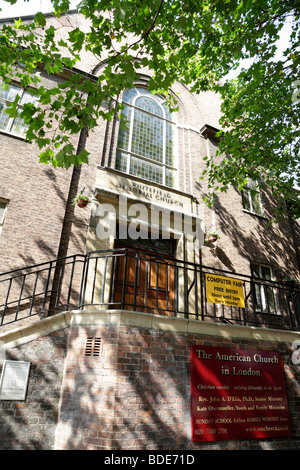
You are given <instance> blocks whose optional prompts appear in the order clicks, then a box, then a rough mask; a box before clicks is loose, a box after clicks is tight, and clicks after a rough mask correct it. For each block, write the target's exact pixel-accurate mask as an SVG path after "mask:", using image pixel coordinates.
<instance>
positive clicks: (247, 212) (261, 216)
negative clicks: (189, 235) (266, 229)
mask: <svg viewBox="0 0 300 470" xmlns="http://www.w3.org/2000/svg"><path fill="white" fill-rule="evenodd" d="M243 212H245V213H246V214H249V215H254V216H255V217H259V218H260V219H264V220H268V217H266V216H265V215H261V214H257V213H256V212H251V211H248V210H247V209H243Z"/></svg>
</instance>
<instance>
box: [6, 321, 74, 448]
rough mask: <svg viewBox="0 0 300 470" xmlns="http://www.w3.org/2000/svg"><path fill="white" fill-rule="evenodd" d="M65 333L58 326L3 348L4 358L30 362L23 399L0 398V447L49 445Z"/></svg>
mask: <svg viewBox="0 0 300 470" xmlns="http://www.w3.org/2000/svg"><path fill="white" fill-rule="evenodd" d="M67 334H68V332H67V330H62V331H59V332H56V333H52V334H50V335H48V336H44V337H42V338H40V339H38V340H35V341H31V342H29V343H27V344H24V345H23V346H20V347H18V348H14V349H11V350H9V351H6V355H5V358H6V359H9V360H16V361H18V360H19V361H29V362H30V363H31V365H30V373H29V381H28V391H27V396H26V401H24V402H23V401H0V449H1V450H38V449H40V450H52V449H53V446H54V438H55V429H56V423H57V418H58V411H59V399H60V388H61V383H62V376H63V368H64V359H65V355H66V341H67ZM0 368H1V369H2V361H1V365H0Z"/></svg>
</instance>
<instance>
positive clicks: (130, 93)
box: [123, 88, 137, 103]
mask: <svg viewBox="0 0 300 470" xmlns="http://www.w3.org/2000/svg"><path fill="white" fill-rule="evenodd" d="M136 95H137V90H136V89H135V88H132V89H131V90H127V91H125V93H124V95H123V102H124V103H132V101H133V98H134V97H135V96H136Z"/></svg>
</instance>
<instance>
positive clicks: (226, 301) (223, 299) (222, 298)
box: [205, 273, 245, 308]
mask: <svg viewBox="0 0 300 470" xmlns="http://www.w3.org/2000/svg"><path fill="white" fill-rule="evenodd" d="M205 281H206V298H207V302H212V303H214V304H221V305H231V306H232V307H241V308H245V299H244V283H243V281H241V280H240V279H233V278H231V277H224V276H217V275H215V274H207V273H206V274H205Z"/></svg>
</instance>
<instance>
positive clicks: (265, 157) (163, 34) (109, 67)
mask: <svg viewBox="0 0 300 470" xmlns="http://www.w3.org/2000/svg"><path fill="white" fill-rule="evenodd" d="M6 1H9V2H10V3H15V1H16V0H6ZM30 1H32V0H29V3H30ZM52 3H53V15H54V16H56V17H57V18H58V20H59V21H62V18H63V17H62V16H61V15H62V14H63V13H64V12H66V11H67V10H68V8H69V1H68V0H52ZM78 10H79V11H80V12H81V14H82V15H84V16H85V17H86V19H87V21H89V24H90V29H89V31H88V32H87V33H84V32H83V31H81V30H80V29H79V28H78V27H76V26H73V27H69V28H67V31H68V33H67V36H66V38H62V36H61V34H60V27H59V25H58V27H54V26H53V24H50V23H48V22H47V21H46V18H45V16H44V15H43V14H42V13H41V12H39V13H37V14H36V15H35V17H34V20H33V21H31V22H22V20H16V21H15V22H14V24H10V23H5V22H4V23H3V24H2V27H1V31H0V77H2V80H3V81H4V82H5V83H8V82H10V81H11V80H12V79H13V78H14V77H16V78H17V79H18V80H19V81H20V82H21V84H22V86H24V87H25V88H29V87H30V86H34V88H36V91H35V92H36V93H37V96H38V98H39V101H38V105H37V106H36V107H35V106H33V105H30V104H28V105H25V106H24V109H23V111H22V117H23V118H24V119H25V121H26V123H27V124H28V132H27V138H28V139H29V140H33V141H35V142H36V143H37V144H38V145H39V147H40V149H41V153H40V161H41V162H44V163H49V162H51V163H52V164H53V165H54V166H61V167H66V168H68V167H69V166H70V165H77V164H81V163H83V162H88V154H87V152H86V150H85V149H83V150H82V149H81V151H80V152H76V149H75V148H74V144H73V139H72V136H73V135H74V134H78V132H80V131H82V130H84V132H87V129H88V130H89V131H91V130H93V128H95V126H96V125H97V120H98V119H99V117H102V118H104V119H108V120H110V119H112V117H113V115H114V113H118V112H119V111H120V109H121V105H120V104H119V102H118V100H117V99H116V98H117V97H118V95H119V94H120V92H122V90H124V89H126V88H130V87H132V85H133V83H134V81H135V80H137V79H138V76H139V73H140V71H141V69H142V68H144V67H146V68H147V69H149V70H150V74H151V79H150V81H149V88H150V90H151V91H152V92H158V93H163V94H165V95H166V96H167V97H168V102H169V106H170V108H172V109H173V108H176V98H175V97H174V96H173V95H172V94H170V93H169V90H170V87H172V85H173V84H174V82H176V81H180V82H181V83H183V84H185V85H187V86H188V87H189V89H190V90H191V91H192V92H195V93H199V92H201V91H206V90H214V91H216V92H217V93H219V94H220V95H221V97H222V100H223V101H222V102H223V104H222V119H221V122H220V144H219V152H218V154H219V156H218V157H217V159H215V158H210V159H207V160H206V162H207V168H206V170H205V172H204V175H206V177H207V178H208V182H209V190H210V193H211V195H213V194H214V192H215V190H217V189H219V190H221V191H226V190H227V189H228V188H229V186H231V185H235V186H237V187H239V188H241V187H243V185H244V184H245V182H246V181H247V179H248V178H251V179H255V180H258V181H261V182H262V183H267V184H268V185H269V187H270V188H271V190H272V192H273V194H274V195H275V196H276V197H277V198H278V207H279V209H282V207H283V205H284V203H285V202H286V201H290V200H292V204H291V205H290V207H291V208H292V209H293V213H294V216H299V215H300V207H299V199H298V196H297V192H296V191H295V187H297V186H299V146H300V141H299V137H300V135H299V132H300V130H299V129H300V127H299V102H300V90H299V89H300V76H299V62H300V57H299V49H300V47H299V44H300V33H299V13H300V7H299V3H298V2H297V1H296V0H261V1H260V2H257V1H256V0H152V1H151V2H149V1H148V0H98V1H97V0H83V1H82V2H81V3H80V5H79V7H78ZM287 22H289V23H290V25H291V37H290V44H289V45H288V46H287V48H286V50H285V51H284V54H283V57H282V58H279V59H277V58H276V56H275V55H276V41H277V40H278V39H279V34H280V31H281V29H282V28H283V26H284V24H286V23H287ZM69 26H70V25H69ZM86 53H88V54H92V55H93V56H94V57H95V58H96V59H97V61H96V62H95V64H96V65H95V68H94V70H92V71H91V74H87V73H81V72H80V70H79V69H80V66H78V64H79V61H80V56H81V55H82V54H86ZM245 58H247V59H249V58H250V59H252V65H251V66H250V67H249V68H248V69H242V71H241V72H240V73H239V75H238V77H237V78H236V79H235V80H230V81H229V80H226V75H227V74H228V72H230V71H231V70H232V69H235V68H236V67H237V66H238V65H239V63H240V61H241V60H242V59H245ZM77 66H78V67H77ZM41 68H42V69H43V70H44V71H45V72H47V73H48V74H50V75H54V76H55V77H59V76H60V75H61V76H63V77H64V80H63V81H62V80H57V82H56V83H57V84H56V86H53V87H52V88H51V89H47V88H46V87H44V86H42V85H41V84H40V82H39V80H40V78H39V75H38V74H36V71H37V70H39V69H41ZM95 76H97V78H95ZM297 87H298V88H297ZM16 106H17V103H12V106H11V112H12V113H14V112H16ZM224 155H225V157H224ZM204 175H203V176H204Z"/></svg>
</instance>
